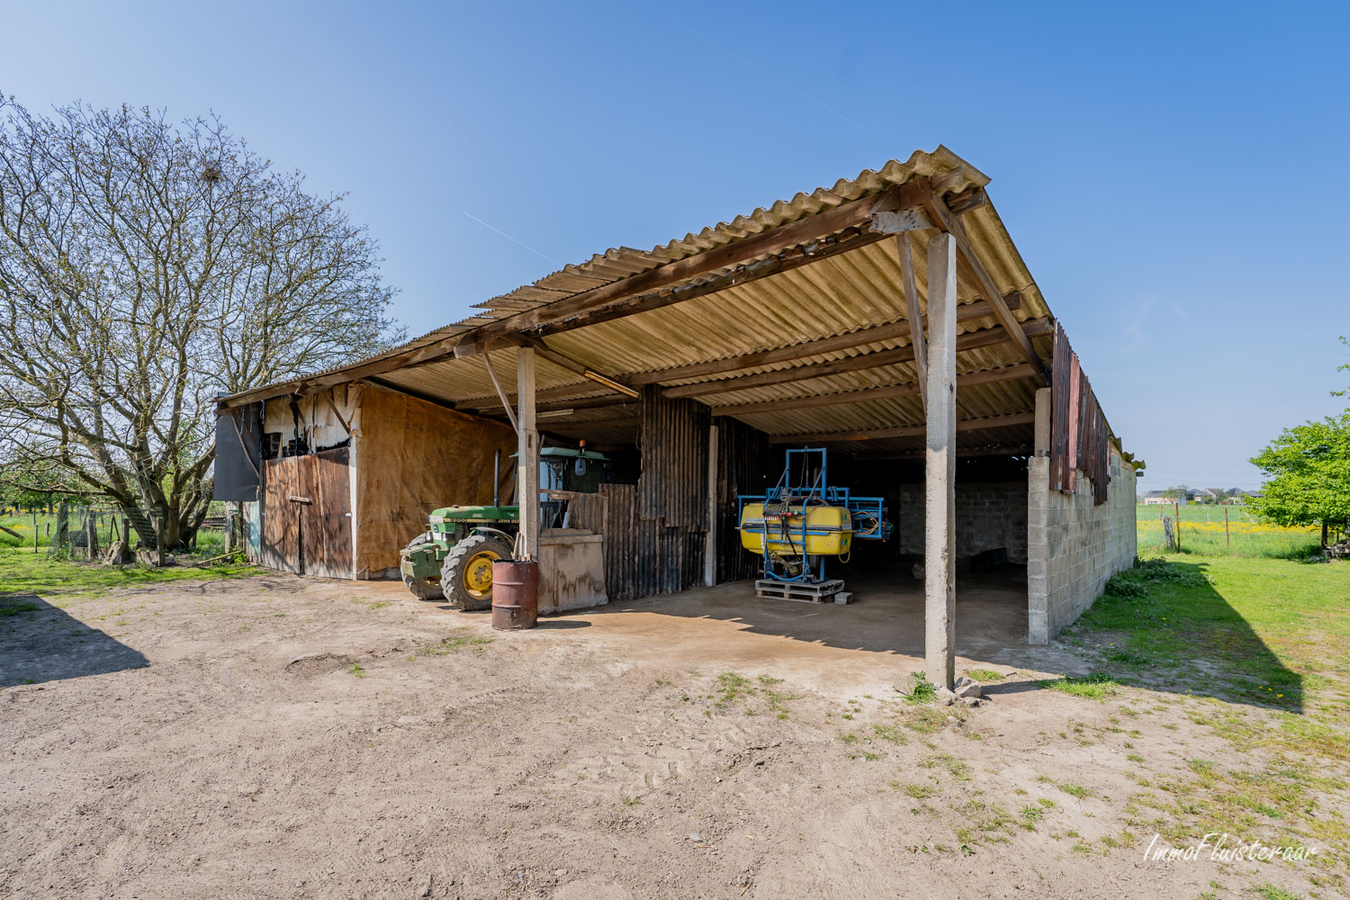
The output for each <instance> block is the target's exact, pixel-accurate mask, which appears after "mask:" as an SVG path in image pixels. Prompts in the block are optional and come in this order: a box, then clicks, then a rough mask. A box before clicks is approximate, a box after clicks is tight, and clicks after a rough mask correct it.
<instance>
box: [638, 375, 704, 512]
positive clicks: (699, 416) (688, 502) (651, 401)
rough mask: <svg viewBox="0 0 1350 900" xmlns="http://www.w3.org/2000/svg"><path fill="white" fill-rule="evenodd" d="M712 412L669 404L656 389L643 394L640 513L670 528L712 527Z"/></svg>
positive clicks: (699, 406)
mask: <svg viewBox="0 0 1350 900" xmlns="http://www.w3.org/2000/svg"><path fill="white" fill-rule="evenodd" d="M710 424H711V416H710V414H709V412H708V408H707V407H706V406H703V405H702V404H701V403H696V402H694V401H692V400H669V399H667V398H665V397H663V396H661V393H660V391H659V390H657V389H655V388H651V387H649V388H647V389H646V390H644V391H643V394H642V431H641V433H640V436H639V439H638V446H639V448H640V449H641V450H642V477H641V478H639V479H638V496H639V515H640V516H641V517H642V518H643V519H661V520H663V521H664V522H665V524H666V525H667V526H670V527H676V528H684V529H692V530H697V531H706V530H707V528H708V501H707V497H708V488H707V484H708V433H709V432H708V426H709V425H710Z"/></svg>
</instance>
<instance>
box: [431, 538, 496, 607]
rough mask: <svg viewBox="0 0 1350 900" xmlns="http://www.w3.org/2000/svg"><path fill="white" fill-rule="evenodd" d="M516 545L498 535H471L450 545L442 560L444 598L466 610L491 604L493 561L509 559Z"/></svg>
mask: <svg viewBox="0 0 1350 900" xmlns="http://www.w3.org/2000/svg"><path fill="white" fill-rule="evenodd" d="M513 550H514V548H513V547H512V546H511V545H510V544H509V543H507V542H506V541H505V540H503V539H502V538H500V537H497V536H496V535H490V534H471V535H469V536H468V537H466V538H465V539H464V540H462V541H460V542H459V543H458V544H456V545H455V546H454V547H451V548H450V553H449V554H448V555H447V556H446V557H445V562H443V563H441V590H442V591H444V592H445V599H447V600H449V601H450V602H451V603H452V604H454V605H455V606H458V607H459V608H460V609H464V610H477V609H488V608H490V607H491V606H492V564H493V563H494V562H496V561H497V560H499V559H510V558H511V554H512V552H513Z"/></svg>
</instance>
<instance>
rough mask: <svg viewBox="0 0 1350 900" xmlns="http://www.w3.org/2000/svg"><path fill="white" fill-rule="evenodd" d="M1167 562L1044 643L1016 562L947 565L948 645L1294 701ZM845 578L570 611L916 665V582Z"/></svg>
mask: <svg viewBox="0 0 1350 900" xmlns="http://www.w3.org/2000/svg"><path fill="white" fill-rule="evenodd" d="M1172 568H1173V570H1175V571H1171V572H1165V573H1163V575H1162V580H1161V581H1159V582H1158V583H1156V584H1155V583H1149V584H1147V585H1146V586H1145V592H1144V594H1143V595H1142V596H1136V597H1130V598H1122V597H1113V596H1111V595H1107V596H1104V597H1102V598H1099V599H1098V600H1097V602H1096V604H1095V605H1094V606H1093V607H1092V608H1090V609H1089V610H1088V612H1087V613H1086V614H1085V615H1084V616H1083V618H1082V619H1081V620H1080V621H1079V623H1078V624H1077V625H1076V626H1073V627H1071V629H1070V630H1068V631H1066V632H1065V634H1064V635H1063V636H1062V638H1061V639H1060V640H1057V641H1056V642H1054V643H1053V644H1052V645H1050V646H1048V647H1042V646H1031V645H1029V644H1027V642H1026V629H1027V609H1026V607H1027V593H1026V575H1025V569H1023V568H1021V567H1017V566H1002V567H998V568H996V569H994V570H990V571H983V572H977V573H972V574H968V575H964V576H962V575H958V577H957V580H956V600H957V604H956V644H957V648H956V649H957V655H958V657H961V658H964V659H965V660H968V661H969V662H970V663H971V664H973V665H972V668H973V667H976V666H982V665H985V664H989V665H992V666H995V667H1011V668H1014V669H1019V670H1022V671H1023V672H1027V673H1034V672H1042V673H1044V672H1053V673H1061V672H1062V673H1067V674H1068V675H1069V676H1071V677H1070V678H1069V679H1068V681H1069V682H1070V683H1069V684H1064V685H1060V684H1056V685H1055V686H1056V687H1064V688H1067V689H1069V691H1070V692H1072V691H1074V690H1076V689H1077V688H1076V686H1075V685H1074V684H1073V682H1076V681H1077V682H1083V681H1085V682H1088V683H1089V684H1094V683H1100V681H1101V680H1103V679H1104V677H1105V676H1110V678H1112V679H1115V680H1117V681H1119V682H1121V683H1133V684H1138V685H1140V686H1142V687H1147V688H1150V689H1153V690H1159V691H1165V692H1169V693H1177V694H1191V695H1197V696H1209V697H1216V698H1219V699H1222V700H1226V701H1230V702H1238V703H1247V704H1253V705H1262V706H1269V707H1273V708H1278V709H1283V710H1286V711H1291V712H1301V711H1302V709H1303V703H1302V693H1303V687H1302V678H1301V677H1300V676H1299V675H1298V674H1297V673H1295V672H1292V671H1290V670H1289V669H1288V668H1286V667H1285V666H1284V665H1283V664H1282V663H1281V661H1280V659H1279V657H1278V656H1277V655H1276V654H1275V653H1274V652H1273V651H1272V650H1271V649H1270V648H1269V647H1267V646H1266V644H1265V643H1264V642H1263V641H1262V640H1261V638H1260V637H1259V636H1258V635H1257V634H1256V632H1255V631H1253V630H1252V628H1251V626H1250V625H1249V624H1248V623H1247V622H1246V620H1245V619H1243V618H1242V616H1241V615H1240V614H1239V613H1238V612H1237V611H1236V610H1235V609H1233V607H1232V606H1231V605H1230V604H1229V603H1228V601H1227V600H1225V599H1224V597H1223V595H1222V594H1221V593H1219V591H1217V590H1216V589H1215V588H1214V586H1213V585H1212V584H1211V583H1210V581H1209V580H1208V578H1206V577H1205V575H1204V573H1203V571H1202V565H1195V564H1186V563H1177V564H1174V565H1173V567H1172ZM1135 571H1138V570H1135ZM1146 575H1147V573H1145V575H1144V576H1141V577H1145V576H1146ZM847 580H848V587H849V589H850V590H851V591H853V593H854V602H853V603H850V604H847V605H836V604H833V603H824V604H812V603H799V602H793V601H787V600H780V599H769V598H760V597H756V596H755V592H754V584H753V582H751V581H740V582H732V583H728V584H721V585H718V586H716V587H713V588H695V589H692V590H688V591H683V592H681V593H678V594H667V595H662V596H657V597H650V598H643V599H641V600H635V601H628V602H615V603H611V604H610V605H608V606H605V607H600V608H597V609H588V610H578V611H577V612H576V613H575V615H576V616H577V617H584V618H586V619H589V620H590V621H593V622H595V623H596V624H601V623H604V624H605V625H606V627H607V628H613V627H618V628H619V629H621V630H625V631H629V630H631V631H632V632H633V633H644V634H647V636H648V637H649V638H650V639H652V640H654V641H659V642H660V643H661V644H662V645H663V646H667V647H669V648H672V649H673V648H682V647H687V648H688V649H689V650H690V651H691V652H693V651H699V652H702V650H704V649H705V648H715V646H717V645H721V646H723V647H724V648H725V649H727V650H730V649H731V647H732V645H733V644H736V643H738V642H744V641H746V640H747V638H748V637H749V636H751V635H763V636H774V637H780V638H788V639H790V640H791V641H793V642H794V643H795V644H796V646H797V647H798V648H799V649H798V650H796V651H786V648H782V647H781V645H779V647H780V649H779V650H778V651H777V652H780V653H782V652H794V653H804V652H809V650H810V647H809V646H803V645H815V646H817V647H827V648H835V649H840V650H850V651H864V652H867V653H873V654H886V655H891V656H895V657H909V658H910V659H909V660H902V659H897V660H896V667H897V672H901V671H903V672H908V671H911V670H912V669H917V668H919V667H920V666H919V662H920V661H921V660H922V658H923V653H924V625H923V622H924V618H923V585H922V582H920V581H917V580H915V579H914V578H912V577H911V576H909V575H908V574H907V573H903V572H898V571H885V570H881V569H872V570H867V569H859V570H855V571H854V573H851V574H850V575H849V577H848V579H847ZM626 614H628V615H632V614H647V615H648V616H655V617H659V618H660V619H664V620H666V621H668V622H669V621H671V620H680V619H683V620H693V621H697V620H704V621H706V622H725V623H727V624H728V625H732V626H733V628H732V629H728V630H726V631H724V632H723V631H721V630H720V629H718V630H714V631H712V632H709V631H708V630H707V629H690V628H684V627H679V628H671V627H669V626H665V627H662V626H659V625H649V626H643V625H640V624H638V622H639V621H640V620H641V619H642V618H644V617H643V616H641V615H638V616H637V618H636V619H635V620H634V622H633V623H632V624H630V625H623V626H620V625H618V623H617V622H615V621H614V617H621V616H624V615H626ZM541 621H547V620H541ZM552 621H555V622H556V621H559V620H557V619H554V620H552ZM562 621H566V618H564V619H563V620H562ZM1045 677H1046V676H1043V675H1042V676H1037V675H1034V674H1032V675H1028V676H1024V677H1023V678H1021V679H1019V680H1017V681H1013V682H1007V683H1003V684H992V685H988V686H986V688H985V691H986V693H987V694H989V695H992V696H997V695H999V694H1015V693H1021V692H1023V691H1031V690H1038V689H1042V688H1043V687H1045V686H1046V684H1047V683H1048V682H1046V681H1044V680H1038V679H1044V678H1045ZM1109 689H1110V688H1109V686H1108V687H1107V688H1092V687H1089V688H1087V690H1088V691H1099V690H1109ZM1277 695H1283V696H1277Z"/></svg>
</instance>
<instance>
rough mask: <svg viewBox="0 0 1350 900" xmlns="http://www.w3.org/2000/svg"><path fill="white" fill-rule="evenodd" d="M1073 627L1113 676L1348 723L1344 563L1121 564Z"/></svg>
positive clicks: (1349, 645) (1348, 571) (1181, 559)
mask: <svg viewBox="0 0 1350 900" xmlns="http://www.w3.org/2000/svg"><path fill="white" fill-rule="evenodd" d="M1066 637H1069V638H1070V639H1073V640H1077V641H1079V642H1082V643H1084V644H1085V645H1092V644H1095V645H1096V646H1097V647H1098V648H1099V652H1100V654H1101V659H1100V663H1101V668H1102V670H1103V671H1102V674H1101V677H1103V678H1110V679H1114V680H1116V681H1120V682H1124V683H1130V682H1138V681H1143V682H1146V683H1149V684H1153V685H1157V686H1162V687H1170V688H1175V689H1181V690H1188V689H1189V690H1194V691H1197V692H1200V693H1205V694H1210V695H1217V696H1220V697H1222V698H1224V699H1235V700H1240V701H1245V702H1255V703H1260V704H1262V705H1265V706H1271V707H1276V708H1279V709H1284V710H1288V711H1290V712H1304V711H1311V712H1313V714H1314V718H1315V719H1316V720H1317V721H1320V722H1323V723H1324V724H1326V725H1328V726H1333V725H1338V726H1340V727H1341V728H1343V729H1350V707H1347V705H1346V704H1345V703H1344V702H1339V701H1333V699H1332V698H1333V696H1338V695H1339V693H1340V692H1343V691H1344V690H1345V688H1346V686H1348V685H1350V566H1347V565H1346V564H1344V563H1327V564H1321V565H1308V564H1305V563H1299V562H1293V561H1288V560H1274V559H1247V558H1234V557H1206V558H1196V557H1190V556H1172V557H1169V558H1167V559H1156V560H1150V561H1148V562H1146V563H1143V564H1140V565H1137V566H1136V567H1135V568H1133V569H1131V570H1128V571H1126V572H1122V573H1120V574H1118V575H1116V576H1114V577H1113V578H1112V579H1111V580H1110V581H1109V582H1108V583H1107V588H1106V592H1105V593H1104V594H1103V595H1102V597H1100V598H1099V599H1098V600H1097V602H1096V603H1095V604H1094V605H1093V606H1092V608H1091V609H1089V610H1088V611H1087V612H1086V613H1085V614H1084V615H1083V617H1082V618H1081V619H1079V621H1078V623H1077V624H1076V625H1075V626H1074V627H1073V628H1072V629H1070V630H1069V631H1068V632H1066ZM1318 692H1324V693H1325V694H1326V697H1325V700H1324V701H1323V702H1314V699H1313V695H1315V694H1316V693H1318ZM1310 706H1311V707H1312V709H1311V710H1309V709H1308V708H1309V707H1310ZM1297 728H1298V729H1299V730H1305V731H1306V730H1307V727H1306V725H1305V726H1297ZM1347 757H1350V754H1347Z"/></svg>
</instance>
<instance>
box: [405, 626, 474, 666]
mask: <svg viewBox="0 0 1350 900" xmlns="http://www.w3.org/2000/svg"><path fill="white" fill-rule="evenodd" d="M490 643H492V638H490V637H481V636H479V637H475V636H474V635H472V634H471V633H469V629H467V628H460V629H458V630H457V631H456V633H455V634H453V635H451V636H450V637H448V638H443V639H441V640H439V641H437V642H436V643H434V644H428V645H427V646H425V647H418V648H417V651H416V652H415V653H413V655H412V657H411V658H412V659H416V658H417V657H419V656H445V655H446V654H448V653H454V652H455V651H456V650H462V649H464V648H465V647H477V648H479V649H480V650H481V649H482V648H483V645H485V644H490Z"/></svg>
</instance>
